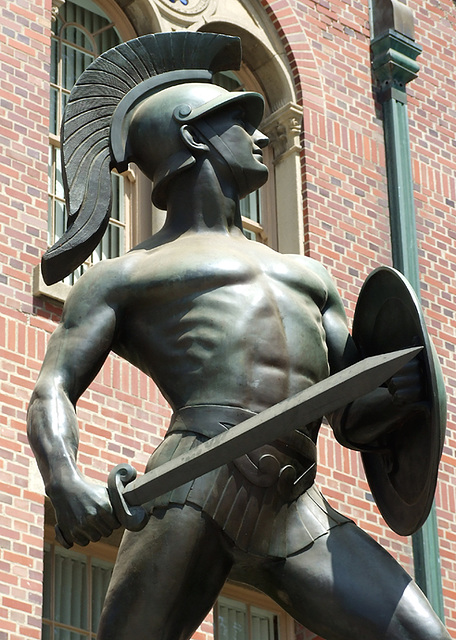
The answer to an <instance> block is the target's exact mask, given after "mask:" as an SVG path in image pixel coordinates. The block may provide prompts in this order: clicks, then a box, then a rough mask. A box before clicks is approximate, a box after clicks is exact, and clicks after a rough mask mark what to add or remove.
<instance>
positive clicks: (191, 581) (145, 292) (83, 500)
mask: <svg viewBox="0 0 456 640" xmlns="http://www.w3.org/2000/svg"><path fill="white" fill-rule="evenodd" d="M239 55H240V46H239V43H238V41H237V40H236V39H233V38H228V37H225V36H214V35H211V34H201V33H185V34H184V33H177V34H176V33H175V34H157V35H156V36H144V37H142V38H139V39H138V40H135V41H132V42H131V43H126V44H124V45H120V46H119V47H116V48H115V49H114V50H111V51H110V52H108V53H107V54H104V55H103V56H102V57H101V58H100V59H99V60H97V61H95V63H94V64H93V65H92V66H91V67H90V68H89V70H88V71H86V72H85V74H83V76H82V77H81V79H80V81H79V82H78V84H77V85H76V87H75V90H74V92H73V95H72V97H71V99H70V102H69V107H68V111H67V115H66V120H65V124H64V129H63V138H64V147H63V153H64V158H65V162H66V168H67V174H66V185H67V189H68V190H69V215H70V223H72V224H71V226H70V227H69V230H68V232H67V233H66V234H65V236H64V237H63V239H62V241H61V242H60V243H59V244H58V246H56V247H53V248H51V249H50V250H49V252H48V254H47V256H45V260H44V269H43V271H44V274H45V276H46V278H47V280H48V282H51V281H52V280H57V279H59V278H61V277H62V276H63V275H65V273H66V272H67V271H68V270H71V268H72V267H74V265H75V264H76V263H77V264H79V263H80V262H81V261H82V259H84V257H85V256H86V255H87V253H88V252H90V250H91V249H92V248H93V244H94V242H96V239H97V238H98V237H99V233H100V231H99V230H100V229H102V227H103V224H104V222H103V221H104V220H106V211H107V210H109V193H108V191H109V189H108V187H107V186H106V184H107V181H108V177H109V176H108V175H107V171H108V169H109V167H110V166H117V167H120V168H122V166H125V164H126V163H128V162H129V161H131V160H133V159H134V160H135V162H136V163H137V164H138V165H139V166H140V168H141V169H142V171H144V173H145V174H146V175H147V176H149V177H150V178H151V179H152V180H153V182H154V189H153V199H154V202H155V203H156V204H157V205H158V206H161V207H163V208H166V210H167V217H166V222H165V225H164V227H163V229H162V230H161V231H160V232H158V233H157V234H156V235H154V236H153V237H151V238H150V239H149V240H147V241H146V242H143V243H142V244H141V245H139V246H138V247H136V248H135V249H134V250H132V251H130V252H129V253H127V254H126V255H124V256H122V257H120V258H115V259H113V260H108V261H105V262H101V263H99V264H97V265H96V266H94V267H93V268H92V269H90V270H89V271H88V272H87V273H86V274H85V275H84V276H83V277H82V278H80V279H79V280H78V282H77V283H76V285H74V287H73V288H72V291H71V293H70V295H69V297H68V300H67V302H66V304H65V308H64V313H63V317H62V321H61V323H60V325H59V327H58V328H57V329H56V331H55V333H54V334H53V336H52V337H51V339H50V342H49V347H48V350H47V354H46V357H45V361H44V363H43V367H42V371H41V373H40V376H39V379H38V382H37V384H36V388H35V391H34V393H33V396H32V399H31V403H30V409H29V427H28V428H29V438H30V443H31V445H32V447H33V449H34V452H35V454H36V457H37V460H38V463H39V466H40V470H41V472H42V475H43V478H44V481H45V486H46V492H47V494H48V495H49V497H50V498H51V500H52V502H53V505H54V507H55V510H56V515H57V521H58V525H59V528H60V531H61V535H62V536H63V539H64V540H65V541H66V543H67V544H68V545H71V544H72V543H73V542H76V543H78V544H82V545H84V544H87V543H88V542H89V541H96V540H99V539H100V537H101V536H108V535H109V534H110V533H111V532H112V531H113V529H115V528H116V527H117V526H119V523H118V521H117V519H116V518H115V516H114V514H113V510H112V506H111V503H110V501H109V497H108V493H107V490H106V489H105V488H103V487H100V486H97V485H93V484H91V483H88V482H87V480H86V479H85V478H84V477H83V476H82V474H81V473H80V471H79V470H78V468H77V465H76V453H77V447H78V436H77V418H76V413H75V405H76V403H77V400H78V398H79V396H80V395H81V394H82V393H83V391H84V390H85V389H86V388H87V386H88V385H89V384H90V382H91V381H92V379H93V378H94V376H95V375H96V374H97V372H98V371H99V369H100V367H101V366H102V365H103V362H104V360H105V359H106V357H107V355H108V354H109V352H110V351H111V350H112V351H114V352H116V353H117V354H120V355H121V356H123V357H124V358H125V359H126V360H128V361H129V362H131V363H132V364H134V365H135V366H137V367H139V368H140V369H141V370H142V371H144V372H145V373H147V374H148V375H149V376H151V377H152V378H153V380H154V381H155V382H156V383H157V385H158V386H159V388H160V390H161V391H162V393H163V395H164V396H165V398H166V399H167V400H168V402H169V403H170V405H171V407H172V409H173V411H174V415H173V419H172V422H171V425H170V428H169V431H168V433H167V436H166V438H165V439H164V441H163V443H162V444H161V445H160V446H159V447H158V448H157V450H156V451H155V452H154V454H153V455H152V457H151V459H150V462H149V465H148V468H149V469H152V468H155V467H157V466H158V465H161V464H162V463H165V462H167V461H169V460H172V459H173V458H174V457H175V456H177V455H179V454H181V453H185V452H187V451H190V450H192V449H193V448H194V447H196V446H198V444H199V443H203V442H205V441H207V440H208V439H210V438H212V437H214V436H216V435H217V434H219V433H221V432H223V431H226V430H228V429H229V428H230V427H231V426H233V425H237V424H238V423H240V422H242V421H243V420H245V419H246V418H248V417H250V416H252V415H254V414H255V413H258V412H260V411H262V410H263V409H266V408H268V407H270V406H272V405H274V404H276V403H277V402H279V401H281V400H283V399H285V398H288V397H289V396H291V395H293V394H294V393H296V392H300V391H302V390H303V389H306V388H307V387H309V386H311V385H313V384H315V383H317V382H319V381H321V380H324V379H325V378H327V376H328V375H329V373H330V372H331V373H333V372H337V371H340V370H341V369H344V368H345V367H347V366H348V365H351V364H352V363H354V362H356V361H357V360H359V357H360V355H359V352H358V349H357V347H356V346H355V343H354V342H353V340H352V339H351V337H350V334H349V331H348V328H347V322H346V317H345V313H344V309H343V304H342V302H341V299H340V297H339V295H338V293H337V291H336V288H335V286H334V284H333V282H332V280H331V279H330V277H329V275H328V273H327V272H326V270H325V269H324V268H323V267H322V266H321V265H320V264H319V263H317V262H315V261H314V260H311V259H309V258H306V257H302V256H296V255H280V254H278V253H276V252H275V251H273V250H272V249H270V248H268V247H266V246H264V245H262V244H259V243H255V242H251V241H249V240H247V239H246V238H245V237H244V235H243V232H242V223H241V216H240V212H239V199H240V198H241V197H243V196H245V195H246V194H248V193H250V192H252V191H254V190H256V189H258V188H259V187H260V186H261V185H262V184H263V183H264V182H265V181H266V179H267V173H268V172H267V168H266V166H265V165H264V163H263V161H262V149H263V148H264V147H265V146H266V145H267V144H268V140H267V138H266V136H264V135H263V134H262V133H261V132H260V131H258V129H257V127H258V125H259V123H260V120H261V117H262V98H261V96H259V95H258V94H256V93H250V92H245V93H236V92H235V93H229V92H227V91H225V90H224V89H222V88H220V87H217V86H215V85H213V84H211V83H210V78H211V76H212V72H214V71H217V70H220V69H223V68H226V66H225V65H230V66H231V68H233V67H234V66H236V64H237V62H236V58H237V59H238V58H239ZM182 69H185V70H184V71H182ZM113 78H114V79H113ZM128 79H130V80H128ZM128 82H130V84H128ZM111 85H112V86H113V87H114V88H111ZM116 92H117V93H116ZM113 94H115V96H114V97H113ZM93 95H95V97H93ZM87 114H89V115H87ZM100 121H101V124H100ZM84 127H86V129H85V130H84ZM109 135H110V140H109ZM86 138H90V143H87V145H86V146H85V147H84V145H83V143H82V142H81V140H82V141H83V140H85V139H86ZM87 179H89V180H90V185H91V186H90V188H88V187H87V186H86V184H87ZM94 238H95V240H94ZM419 379H420V375H419V372H418V370H417V365H416V362H412V363H411V364H409V365H407V366H406V367H405V368H403V369H402V370H401V371H400V372H399V373H398V374H397V375H395V376H394V377H393V379H392V380H391V382H390V384H389V387H387V386H383V387H380V388H378V389H376V390H375V391H374V392H372V393H370V394H368V395H366V396H364V397H363V398H361V399H359V400H356V401H354V402H353V403H351V404H350V405H349V406H348V407H345V408H344V409H342V410H339V411H335V412H333V414H332V415H329V416H327V417H328V419H329V421H330V423H331V425H332V427H333V429H334V431H335V433H336V435H337V436H338V437H339V438H340V439H341V440H343V441H344V442H345V443H346V444H349V445H350V446H353V447H355V448H359V449H360V450H364V451H371V450H372V451H373V450H374V449H375V448H377V449H379V450H380V451H384V449H382V447H383V446H384V444H382V442H384V440H383V439H384V438H385V437H387V435H388V434H391V433H394V431H395V429H396V428H397V427H398V425H400V424H402V423H403V421H404V420H405V419H408V418H409V416H410V415H413V413H414V412H416V411H417V410H418V409H417V407H418V406H419V405H421V404H422V393H421V391H420V383H419ZM319 428H320V421H319V420H318V421H315V422H313V423H312V424H307V425H304V424H299V425H296V430H295V431H294V432H293V433H292V434H291V435H289V436H288V437H285V438H281V439H279V440H276V441H274V442H272V443H271V444H268V445H265V446H263V447H261V448H260V449H257V450H255V451H253V452H251V453H249V454H248V455H244V456H241V457H240V458H237V459H236V460H234V461H232V462H230V463H229V464H225V465H223V466H222V467H220V468H219V469H216V470H214V471H211V472H210V473H207V474H205V475H204V476H202V477H200V478H197V479H195V480H193V481H191V482H189V483H187V484H186V485H184V486H181V487H179V488H176V489H174V490H173V491H171V492H169V493H168V494H167V495H163V496H160V497H159V498H156V499H154V500H153V501H151V502H150V504H149V505H148V510H149V512H150V519H149V521H148V523H147V524H146V526H145V527H144V529H142V531H139V532H130V531H127V532H126V533H125V535H124V538H123V541H122V544H121V547H120V550H119V555H118V560H117V563H116V566H115V569H114V573H113V577H112V580H111V584H110V587H109V590H108V594H107V597H106V602H105V606H104V611H103V614H102V619H101V623H100V629H99V634H98V638H99V639H100V640H131V638H135V640H152V639H155V638H157V639H158V638H159V639H160V640H165V639H168V640H185V639H188V638H189V637H190V636H191V634H192V632H193V631H194V630H195V629H196V628H197V627H198V625H199V624H200V622H201V621H202V619H203V618H204V616H205V615H206V614H207V613H208V611H209V610H210V608H211V607H212V605H213V604H214V601H215V599H216V598H217V595H218V593H219V591H220V589H221V588H222V586H223V584H224V582H225V580H226V579H227V578H228V577H232V578H234V579H236V580H238V581H241V582H244V583H246V584H249V585H252V586H254V587H256V588H258V589H260V590H262V591H263V592H265V593H266V594H268V595H269V596H271V597H272V598H274V599H275V600H276V601H277V602H278V603H279V604H280V605H281V606H282V607H283V608H284V609H285V610H286V611H288V612H289V613H290V614H291V615H292V616H293V617H294V618H295V619H296V620H298V621H299V622H301V623H302V624H304V625H305V626H306V627H308V628H309V629H311V630H312V631H314V632H315V633H318V634H320V635H321V636H323V637H324V638H326V639H327V640H339V639H342V638H358V639H359V640H370V639H375V640H385V639H388V640H406V639H410V640H411V639H413V640H419V639H422V640H425V639H426V640H429V639H430V638H432V639H433V640H438V639H444V638H445V639H448V638H449V635H448V633H447V632H446V631H445V629H444V627H443V625H442V624H441V622H440V621H439V619H438V618H437V616H436V615H435V614H434V612H433V611H432V609H431V607H430V605H429V603H428V602H427V600H426V599H425V597H424V596H423V595H422V593H421V592H420V590H419V589H418V587H417V586H416V585H415V583H414V582H413V580H412V579H411V578H410V577H409V576H408V575H407V574H406V573H405V572H404V571H403V569H402V568H401V567H400V566H399V565H398V564H397V562H396V561H395V560H394V559H393V558H392V557H391V556H390V555H389V554H388V553H386V551H384V550H383V549H382V548H381V547H380V546H379V545H378V544H377V543H376V542H374V541H373V540H372V539H371V538H370V537H369V536H368V535H367V534H365V533H364V532H363V531H361V530H360V529H359V528H358V527H357V526H356V525H355V524H354V523H353V522H351V521H349V520H348V519H347V518H345V517H344V516H342V515H340V514H339V513H337V512H336V511H335V510H334V509H332V508H331V507H330V505H329V504H328V503H327V502H326V501H325V499H324V498H323V496H322V495H321V493H320V492H319V490H318V489H317V487H316V486H315V484H314V477H315V462H316V445H315V443H316V440H317V436H318V431H319Z"/></svg>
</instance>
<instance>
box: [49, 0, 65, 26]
mask: <svg viewBox="0 0 456 640" xmlns="http://www.w3.org/2000/svg"><path fill="white" fill-rule="evenodd" d="M63 4H65V0H52V9H51V11H52V14H51V15H52V21H53V22H55V21H56V20H57V15H58V13H59V10H60V7H61V6H62V5H63Z"/></svg>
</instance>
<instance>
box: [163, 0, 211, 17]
mask: <svg viewBox="0 0 456 640" xmlns="http://www.w3.org/2000/svg"><path fill="white" fill-rule="evenodd" d="M157 2H158V4H160V5H161V6H162V7H164V8H165V9H168V11H169V10H170V9H171V10H172V11H174V12H176V13H179V14H181V15H182V14H183V15H196V14H198V13H202V12H203V11H205V10H206V9H207V8H208V6H209V3H210V0H157Z"/></svg>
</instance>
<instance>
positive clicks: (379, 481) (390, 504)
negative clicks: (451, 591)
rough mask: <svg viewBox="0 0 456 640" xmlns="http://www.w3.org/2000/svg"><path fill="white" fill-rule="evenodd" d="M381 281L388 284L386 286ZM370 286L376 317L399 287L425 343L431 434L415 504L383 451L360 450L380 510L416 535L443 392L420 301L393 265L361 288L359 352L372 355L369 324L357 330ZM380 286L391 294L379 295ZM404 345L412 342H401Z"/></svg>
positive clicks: (432, 471) (427, 498)
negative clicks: (394, 479) (398, 485)
mask: <svg viewBox="0 0 456 640" xmlns="http://www.w3.org/2000/svg"><path fill="white" fill-rule="evenodd" d="M380 281H381V282H382V283H383V286H382V287H379V286H378V283H379V282H380ZM385 282H386V283H387V285H388V284H389V286H386V287H385V285H384V283H385ZM372 290H374V291H375V293H376V295H375V296H373V298H374V309H376V314H375V316H374V317H375V318H376V317H378V314H379V312H380V310H381V309H382V307H383V305H384V304H385V303H386V302H387V300H389V299H391V291H394V292H395V295H394V297H397V293H396V292H397V291H399V292H400V294H401V300H402V301H406V306H407V309H408V311H409V312H410V313H411V315H412V317H413V320H414V322H415V325H416V330H417V336H418V340H419V344H420V345H422V346H423V351H422V353H421V354H420V356H419V357H420V359H421V361H422V365H423V368H424V372H425V379H426V389H427V393H426V396H427V397H426V398H425V400H426V401H427V402H429V404H430V411H429V412H428V414H427V417H426V415H425V417H424V418H423V420H425V421H426V424H427V430H428V433H429V434H430V436H431V437H430V438H429V442H428V443H427V445H426V446H429V447H430V448H431V451H430V455H429V466H428V474H427V479H426V481H425V484H424V487H423V489H422V491H421V493H420V494H419V496H418V498H417V500H416V501H415V502H414V503H413V504H410V503H409V502H406V501H405V500H404V499H403V498H402V496H401V495H400V494H399V493H398V492H397V490H396V489H395V488H394V487H393V485H392V484H391V482H390V481H389V478H388V474H387V471H386V470H385V467H384V464H383V454H382V453H381V452H378V453H377V452H373V451H369V452H361V458H362V462H363V466H364V470H365V473H366V478H367V481H368V483H369V487H370V489H371V491H372V495H373V497H374V500H375V502H376V504H377V506H378V508H379V510H380V513H381V514H382V516H383V518H384V519H385V521H386V522H387V524H388V525H389V526H390V527H391V529H392V530H393V531H395V532H396V533H398V534H399V535H403V536H407V535H411V534H413V533H415V532H416V531H417V530H418V529H419V528H420V527H421V526H422V525H423V524H424V522H425V520H426V518H427V516H428V515H429V511H430V509H431V506H432V502H433V499H434V494H435V488H436V484H437V475H438V467H439V462H440V458H441V454H442V449H443V444H444V437H445V428H446V420H445V417H446V395H445V390H444V384H443V377H442V374H441V369H440V364H439V362H438V359H437V355H436V353H435V350H434V347H433V345H432V343H431V340H430V338H429V334H428V331H427V328H426V324H425V321H424V315H423V312H422V309H421V305H420V303H419V300H418V298H417V296H416V293H415V291H414V290H413V289H412V287H411V285H410V283H409V282H408V280H407V279H406V278H405V276H404V275H403V274H402V273H400V272H399V271H397V270H396V269H394V268H392V267H378V268H377V269H375V270H374V271H373V272H372V273H371V274H370V275H369V276H368V277H367V279H366V280H365V282H364V284H363V287H362V289H361V291H360V294H359V297H358V302H357V305H356V310H355V315H354V320H353V330H352V334H353V339H354V341H355V343H356V345H357V347H358V349H360V351H361V354H362V356H363V357H367V356H370V355H376V354H374V353H372V352H370V350H369V348H367V346H366V342H367V343H368V342H369V338H370V335H371V334H369V333H368V328H367V327H366V326H364V327H363V328H361V325H362V324H363V317H364V316H365V314H366V313H369V314H370V315H372V309H367V308H365V306H366V304H368V302H369V301H371V300H372V293H371V292H372ZM382 290H384V291H387V292H390V293H389V294H385V295H383V296H382V295H381V294H382ZM366 301H368V302H366ZM364 324H366V322H364ZM371 325H372V326H374V325H375V320H374V322H371ZM366 334H367V335H366ZM403 346H404V347H405V346H411V345H410V344H408V345H405V344H404V345H403ZM414 346H417V345H414Z"/></svg>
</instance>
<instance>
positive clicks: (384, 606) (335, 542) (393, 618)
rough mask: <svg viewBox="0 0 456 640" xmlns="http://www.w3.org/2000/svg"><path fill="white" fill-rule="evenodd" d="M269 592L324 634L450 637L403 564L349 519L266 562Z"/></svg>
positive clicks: (360, 638)
mask: <svg viewBox="0 0 456 640" xmlns="http://www.w3.org/2000/svg"><path fill="white" fill-rule="evenodd" d="M268 574H269V575H268V579H267V584H268V585H269V586H270V585H273V588H272V590H271V589H269V593H270V595H271V596H272V597H274V598H275V599H276V600H277V601H278V602H279V603H280V604H281V605H282V606H283V607H284V608H285V609H286V610H288V611H289V613H290V614H291V615H292V616H293V617H294V618H295V619H297V620H298V621H300V622H301V623H302V624H304V625H305V626H306V627H307V628H309V629H310V630H312V631H313V632H315V633H318V634H319V635H321V636H322V637H323V638H325V639H326V640H344V639H345V638H346V639H347V640H348V639H350V640H430V638H432V640H443V639H446V640H449V639H450V636H449V635H448V633H447V632H446V631H445V629H444V628H443V626H442V624H441V622H440V620H439V619H438V618H437V616H436V615H435V613H434V612H433V610H432V608H431V606H430V605H429V603H428V601H427V600H426V598H425V597H424V595H423V594H422V592H421V591H420V589H419V588H418V587H417V586H416V584H415V583H414V582H413V580H412V579H411V578H410V576H409V575H408V574H407V573H406V572H405V571H404V570H403V569H402V567H401V566H400V565H399V564H398V563H397V562H396V561H395V560H394V558H392V556H391V555H390V554H389V553H387V552H386V551H385V550H384V549H383V548H382V547H381V546H380V545H378V544H377V543H376V542H375V541H374V540H373V539H372V538H370V537H369V536H368V535H367V534H366V533H364V532H363V531H362V530H361V529H359V528H358V527H357V526H356V525H354V524H352V523H348V524H345V525H342V526H339V527H335V528H334V529H331V531H330V532H329V533H328V534H327V535H325V536H322V537H321V538H319V539H318V540H316V541H315V542H314V544H313V545H312V546H311V547H309V548H308V549H306V550H304V551H303V552H301V553H299V554H296V555H295V556H292V557H290V558H288V559H287V560H286V561H284V562H282V563H272V565H269V567H268Z"/></svg>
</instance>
